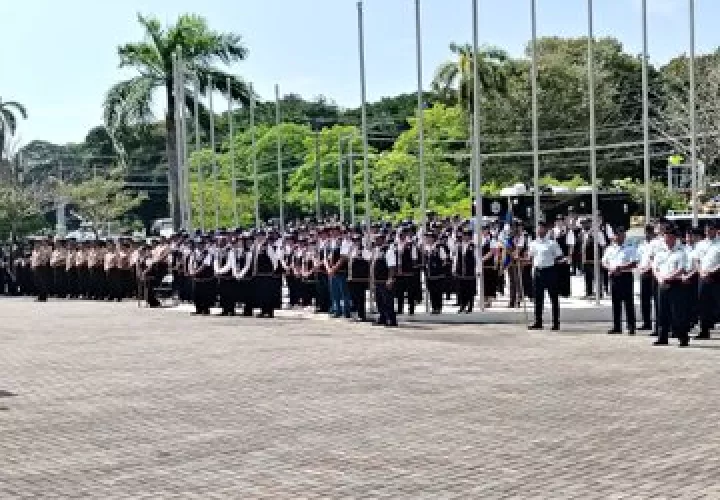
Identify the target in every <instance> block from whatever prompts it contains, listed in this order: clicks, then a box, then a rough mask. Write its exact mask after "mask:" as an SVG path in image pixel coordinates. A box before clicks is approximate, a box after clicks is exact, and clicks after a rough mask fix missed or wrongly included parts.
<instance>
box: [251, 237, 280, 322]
mask: <svg viewBox="0 0 720 500" xmlns="http://www.w3.org/2000/svg"><path fill="white" fill-rule="evenodd" d="M278 265H279V264H278V261H277V256H276V254H275V250H274V249H273V246H272V244H271V243H270V242H269V241H268V234H267V233H266V232H265V231H263V230H260V231H259V232H258V234H257V237H256V240H255V245H254V246H253V250H252V262H251V265H250V269H251V272H252V290H253V300H252V307H253V309H260V313H259V314H258V317H259V318H272V317H273V316H274V315H275V308H276V306H277V299H276V295H277V291H276V289H275V288H276V287H277V280H276V276H275V271H276V269H277V266H278Z"/></svg>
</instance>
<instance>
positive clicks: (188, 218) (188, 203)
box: [178, 50, 193, 231]
mask: <svg viewBox="0 0 720 500" xmlns="http://www.w3.org/2000/svg"><path fill="white" fill-rule="evenodd" d="M178 62H179V65H178V66H179V67H178V72H179V83H178V85H179V87H178V88H179V90H180V118H181V120H180V132H181V137H182V142H181V143H180V151H181V153H182V175H183V177H182V178H183V184H182V189H183V200H184V202H185V225H186V228H187V230H188V231H192V229H193V223H192V194H191V192H190V165H189V162H188V144H187V107H186V106H185V76H186V68H185V59H183V56H182V50H180V51H179V52H178Z"/></svg>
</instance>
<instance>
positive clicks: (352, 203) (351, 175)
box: [348, 133, 355, 226]
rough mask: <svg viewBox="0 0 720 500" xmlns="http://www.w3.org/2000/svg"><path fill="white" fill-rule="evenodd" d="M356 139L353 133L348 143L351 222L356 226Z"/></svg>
mask: <svg viewBox="0 0 720 500" xmlns="http://www.w3.org/2000/svg"><path fill="white" fill-rule="evenodd" d="M354 139H355V134H354V133H353V134H352V135H350V142H349V144H348V159H349V160H350V163H349V164H348V177H349V181H348V182H349V183H350V185H349V186H348V194H349V195H350V223H351V224H352V225H353V226H354V225H355V158H354V156H353V140H354Z"/></svg>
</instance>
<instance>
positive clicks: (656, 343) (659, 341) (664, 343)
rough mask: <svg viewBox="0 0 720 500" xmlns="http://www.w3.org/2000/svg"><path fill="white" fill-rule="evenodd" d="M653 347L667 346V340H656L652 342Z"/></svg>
mask: <svg viewBox="0 0 720 500" xmlns="http://www.w3.org/2000/svg"><path fill="white" fill-rule="evenodd" d="M653 345H668V341H667V340H656V341H655V342H653Z"/></svg>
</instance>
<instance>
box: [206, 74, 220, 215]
mask: <svg viewBox="0 0 720 500" xmlns="http://www.w3.org/2000/svg"><path fill="white" fill-rule="evenodd" d="M207 91H208V107H209V110H208V111H210V148H211V150H212V175H213V184H214V186H213V190H214V195H215V229H219V228H220V186H219V182H220V179H219V172H218V163H217V154H216V152H215V112H214V111H213V81H212V76H210V75H208V90H207Z"/></svg>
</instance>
